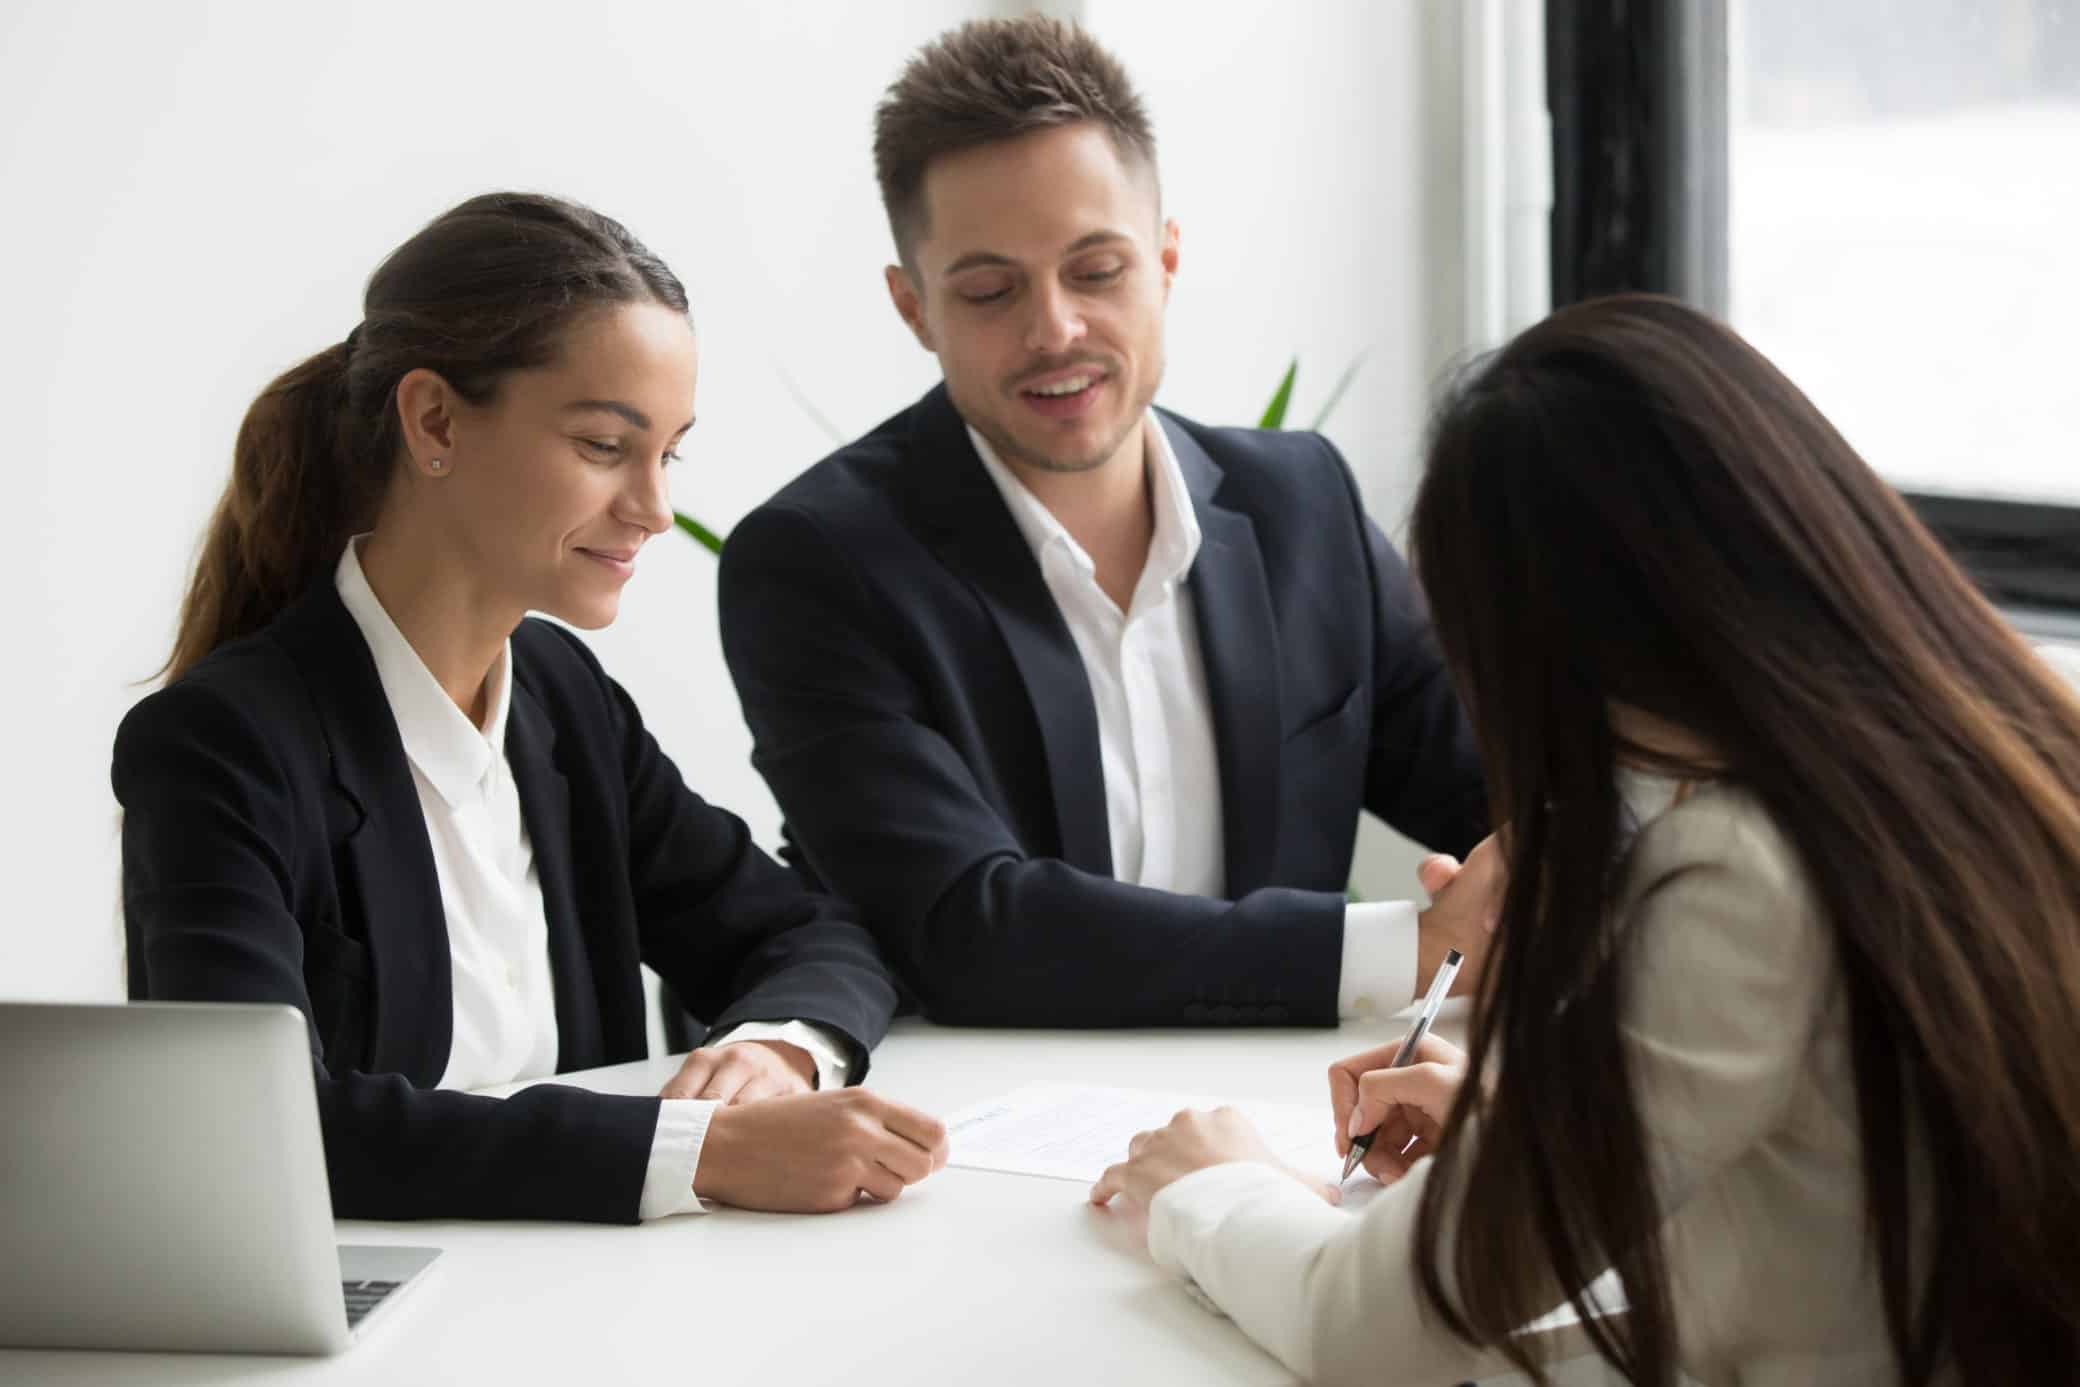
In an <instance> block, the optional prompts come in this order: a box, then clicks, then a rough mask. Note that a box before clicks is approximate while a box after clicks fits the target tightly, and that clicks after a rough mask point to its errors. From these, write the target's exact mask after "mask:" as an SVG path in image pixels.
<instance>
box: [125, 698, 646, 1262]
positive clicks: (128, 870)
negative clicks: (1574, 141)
mask: <svg viewBox="0 0 2080 1387" xmlns="http://www.w3.org/2000/svg"><path fill="white" fill-rule="evenodd" d="M297 754H302V755H305V756H310V757H313V758H314V757H315V756H316V755H317V749H316V748H315V747H310V748H305V747H298V748H294V749H289V748H284V747H278V746H277V745H276V744H275V743H273V742H271V741H270V739H269V737H268V736H267V735H265V733H264V732H263V731H262V729H261V728H259V727H257V726H255V725H254V723H253V722H252V721H251V720H250V719H249V718H248V717H247V716H246V715H245V714H244V713H243V712H242V711H241V709H240V706H239V702H238V701H237V700H234V699H233V698H231V697H229V696H227V695H225V694H224V693H222V692H219V691H217V690H215V689H212V688H209V687H207V686H203V685H198V684H194V683H188V684H178V685H175V686H173V687H172V688H169V689H166V690H164V691H162V692H160V693H157V694H154V695H153V696H151V697H150V698H147V699H146V700H145V701H144V702H143V703H141V704H139V705H138V706H137V707H136V708H135V709H133V710H132V711H131V713H130V715H129V716H128V717H126V718H125V719H124V720H123V724H122V727H121V728H120V729H119V731H118V732H117V734H116V745H115V765H114V777H113V778H114V783H115V793H116V798H117V799H118V800H119V801H120V802H121V804H122V806H123V811H124V812H123V831H122V858H123V909H124V916H125V927H126V931H127V935H128V942H129V948H130V952H131V959H130V988H131V995H132V996H133V997H134V998H138V999H150V1000H154V1001H195V1002H283V1003H287V1004H288V1005H290V1006H293V1007H295V1008H297V1009H298V1010H299V1011H301V1012H302V1013H303V1014H304V1016H305V1018H306V1020H310V1019H311V1018H312V1017H313V1009H312V1005H311V999H310V996H309V993H308V991H307V989H306V985H305V977H306V972H305V970H306V967H307V966H308V965H309V964H310V963H311V961H312V960H311V959H309V958H308V957H307V940H308V939H311V938H312V937H313V936H314V935H316V934H318V932H320V931H322V932H323V934H324V935H325V936H327V938H326V939H325V943H326V944H327V946H328V948H329V950H330V951H331V952H332V953H333V954H334V955H336V954H337V953H338V952H339V951H340V950H351V949H353V948H357V947H359V946H358V944H357V943H356V941H354V940H351V939H348V938H346V937H345V936H344V935H339V934H338V932H337V931H336V930H332V929H330V928H329V927H328V926H327V925H325V924H324V923H323V922H320V921H313V920H299V919H298V918H297V916H296V914H295V913H294V907H293V902H294V901H295V899H296V881H297V876H298V871H299V863H300V861H302V860H306V859H309V858H310V857H312V856H313V855H321V854H323V853H325V852H327V851H329V845H328V843H327V841H326V838H325V829H324V825H323V823H322V821H319V820H320V818H321V815H322V809H321V808H320V807H319V806H318V805H317V804H315V803H314V802H313V800H312V797H311V796H310V795H304V796H302V797H299V795H298V794H297V791H296V788H295V785H294V784H293V783H292V776H291V774H290V773H289V770H288V766H287V761H288V758H290V757H292V756H295V755H297ZM330 936H337V937H336V938H331V937H330ZM320 966H323V965H322V963H321V964H320ZM311 1055H312V1063H313V1066H314V1069H315V1079H316V1085H317V1099H318V1115H319V1120H320V1123H321V1125H322V1127H323V1133H324V1143H325V1163H326V1168H327V1171H328V1173H329V1175H330V1179H331V1186H332V1206H333V1213H334V1214H335V1215H336V1216H337V1217H340V1218H376V1219H410V1218H539V1219H573V1220H584V1221H592V1222H606V1223H633V1222H635V1221H636V1214H637V1207H638V1203H639V1200H640V1198H641V1194H642V1184H643V1176H644V1171H645V1168H646V1165H647V1163H648V1160H649V1156H650V1145H651V1137H652V1134H653V1132H654V1131H655V1129H656V1125H657V1114H658V1100H656V1099H654V1098H629V1097H612V1096H606V1095H601V1094H593V1093H587V1092H583V1091H581V1090H578V1089H573V1088H567V1087H560V1086H555V1085H540V1086H536V1087H534V1088H530V1089H527V1090H525V1091H523V1092H521V1093H519V1094H517V1095H515V1096H514V1097H511V1098H506V1099H493V1098H485V1097H480V1096H476V1095H472V1094H467V1093H459V1092H452V1091H443V1090H428V1089H421V1088H417V1087H415V1086H413V1085H412V1084H411V1083H410V1082H409V1081H408V1080H407V1079H405V1078H404V1076H402V1075H399V1074H364V1073H359V1072H350V1073H345V1074H332V1073H329V1072H327V1070H326V1067H325V1064H324V1061H323V1059H322V1045H321V1042H320V1037H319V1033H318V1029H317V1025H316V1023H315V1021H312V1025H311Z"/></svg>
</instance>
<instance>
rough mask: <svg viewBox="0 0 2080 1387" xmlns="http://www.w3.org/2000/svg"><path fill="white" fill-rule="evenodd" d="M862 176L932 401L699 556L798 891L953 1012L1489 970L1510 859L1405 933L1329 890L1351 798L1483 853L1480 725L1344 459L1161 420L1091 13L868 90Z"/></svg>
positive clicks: (1338, 880) (1036, 27)
mask: <svg viewBox="0 0 2080 1387" xmlns="http://www.w3.org/2000/svg"><path fill="white" fill-rule="evenodd" d="M875 153H876V160H877V164H878V171H879V174H880V179H881V185H882V192H883V197H884V200H885V201H886V203H887V206H888V212H889V220H890V224H891V226H892V228H893V230H894V232H895V239H896V245H897V248H898V251H899V254H900V257H901V264H899V265H894V266H890V267H889V269H888V271H887V278H888V286H889V291H890V294H891V297H892V298H893V300H894V302H895V305H896V308H897V310H898V312H900V313H901V315H902V317H903V320H904V321H905V323H907V324H908V325H909V327H910V329H911V330H912V332H913V333H914V334H915V335H916V337H917V339H918V341H919V342H920V343H922V344H923V345H924V346H925V348H926V349H927V350H929V351H932V352H934V353H935V354H936V355H937V356H938V358H939V362H940V366H941V368H942V370H943V371H944V374H945V383H944V385H942V386H940V387H938V388H935V389H934V390H932V391H931V392H930V393H929V394H927V395H926V396H925V397H924V398H923V399H922V400H920V401H918V402H917V403H916V404H914V405H912V406H911V407H910V408H908V409H906V410H904V411H903V412H901V413H900V414H897V415H896V416H895V417H894V418H892V419H890V420H889V421H888V422H886V423H884V424H883V425H882V426H881V427H879V428H878V429H876V430H874V431H873V432H872V433H870V434H868V435H867V436H866V437H865V438H862V439H860V440H859V441H857V442H855V443H853V444H850V445H848V446H846V447H844V448H841V449H840V450H839V451H838V452H837V453H835V454H833V455H832V456H831V457H829V458H826V459H825V460H824V461H822V462H820V463H818V464H817V465H816V466H815V467H812V468H811V469H810V470H809V471H808V472H807V473H805V474H804V475H803V476H802V477H800V478H798V479H797V480H796V481H795V482H793V483H792V484H791V485H789V486H788V487H786V488H785V489H784V490H782V491H781V492H780V493H779V494H778V495H777V496H775V497H774V498H773V499H772V500H771V501H770V502H768V503H767V504H766V505H764V506H763V507H761V508H759V509H758V510H757V511H755V512H754V513H753V514H752V515H751V516H750V517H749V518H748V519H747V520H745V521H744V522H743V523H742V525H740V526H739V527H738V529H737V531H736V533H735V534H734V535H733V536H732V537H731V539H730V541H729V544H728V545H727V547H726V548H725V550H724V554H723V560H722V579H721V581H722V591H721V604H722V634H723V642H724V649H725V651H726V653H727V656H728V659H729V663H730V669H731V673H732V674H733V675H734V677H735V679H736V684H737V690H738V693H739V695H740V696H741V698H742V700H743V704H744V711H745V716H746V718H747V719H748V720H749V722H750V725H751V730H752V733H753V735H754V738H755V742H756V749H755V752H754V759H755V761H756V764H757V765H758V767H759V769H760V771H761V772H762V773H763V774H764V775H765V777H766V780H767V782H768V783H769V784H770V785H771V786H772V789H773V792H774V794H775V796H776V797H777V798H778V800H779V802H780V805H781V808H782V809H783V811H784V812H785V814H786V816H787V822H788V834H789V839H790V842H791V846H792V850H793V855H794V859H795V861H796V864H797V866H798V867H799V868H800V869H802V870H804V871H805V873H806V874H808V875H809V876H810V877H812V878H813V879H814V880H816V881H818V882H820V883H821V884H822V885H824V886H826V887H828V888H829V889H832V890H834V891H836V892H837V893H838V894H840V895H842V896H845V897H847V898H849V899H850V900H852V901H853V902H855V903H856V904H857V905H858V906H859V907H860V908H861V910H862V912H863V914H864V916H865V918H866V919H867V921H868V923H869V924H870V926H871V927H872V928H873V929H874V931H875V932H876V934H877V936H878V937H879V939H880V940H881V942H882V944H883V946H884V948H885V950H886V951H887V953H888V955H889V957H890V959H891V960H892V961H893V963H894V965H895V967H896V969H897V971H898V973H899V975H900V976H901V978H902V980H903V981H904V983H905V984H906V986H907V987H908V989H909V990H910V991H911V993H912V994H913V995H914V997H915V999H916V1000H917V1001H918V1002H919V1003H920V1004H921V1005H922V1007H923V1009H924V1010H925V1012H926V1013H927V1014H928V1015H930V1016H931V1017H933V1018H934V1019H937V1020H941V1021H947V1022H956V1023H972V1024H1004V1025H1151V1024H1180V1023H1182V1024H1223V1023H1225V1024H1279V1023H1287V1024H1333V1023H1334V1022H1335V1021H1336V1020H1337V1019H1338V1018H1339V1016H1348V1015H1362V1014H1366V1013H1369V1012H1380V1013H1385V1012H1389V1011H1392V1010H1394V1009H1397V1008H1398V1007H1400V1006H1402V1005H1404V1004H1406V1003H1407V1002H1408V1001H1409V1000H1410V998H1411V997H1412V996H1413V995H1414V993H1415V991H1416V990H1417V988H1418V986H1419V985H1421V984H1424V983H1427V980H1428V978H1429V976H1430V974H1431V972H1432V971H1433V970H1434V969H1435V967H1436V964H1437V962H1438V961H1439V960H1440V959H1441V958H1442V957H1443V955H1444V952H1445V950H1446V949H1447V948H1448V947H1459V948H1461V949H1462V950H1465V951H1468V952H1470V953H1475V954H1476V955H1477V954H1478V952H1479V951H1480V948H1481V945H1482V944H1483V943H1484V940H1485V931H1484V929H1483V925H1484V923H1485V918H1486V916H1487V913H1488V902H1489V898H1490V894H1491V891H1492V886H1493V879H1492V873H1493V863H1492V860H1491V859H1492V857H1493V854H1492V852H1483V853H1481V854H1479V855H1477V856H1476V857H1475V858H1473V859H1471V860H1470V861H1469V864H1468V868H1467V870H1466V872H1465V873H1462V874H1461V877H1460V879H1459V880H1458V881H1456V882H1454V883H1453V884H1452V885H1451V886H1450V887H1449V888H1448V889H1445V890H1444V891H1443V892H1442V894H1441V895H1440V897H1439V900H1438V902H1437V904H1436V905H1434V906H1433V907H1432V908H1431V909H1430V910H1429V911H1426V912H1424V913H1423V914H1422V915H1421V917H1420V918H1419V917H1418V915H1417V912H1416V910H1415V909H1414V907H1413V906H1411V905H1408V904H1406V903H1399V902H1396V903H1382V904H1375V905H1350V904H1348V903H1347V901H1346V898H1345V893H1344V887H1345V883H1346V882H1347V881H1348V879H1349V872H1350V866H1351V854H1352V850H1353V846H1354V842H1355V838H1356V832H1357V819H1358V813H1359V811H1360V810H1361V809H1370V810H1371V811H1373V812H1374V813H1376V814H1379V815H1380V816H1382V817H1383V818H1385V819H1386V820H1387V821H1388V822H1390V823H1392V824H1394V825H1395V826H1396V827H1398V828H1400V829H1401V830H1403V831H1404V832H1406V833H1408V834H1410V835H1411V836H1413V837H1415V838H1417V839H1419V840H1421V841H1422V842H1424V843H1426V844H1428V845H1430V846H1432V847H1435V848H1441V849H1444V850H1445V851H1447V852H1449V853H1465V852H1466V851H1467V850H1468V849H1470V848H1472V847H1473V846H1474V844H1475V843H1476V842H1477V841H1478V840H1479V839H1480V837H1481V835H1482V834H1483V832H1484V831H1485V826H1484V823H1483V819H1484V796H1483V790H1482V785H1481V780H1480V774H1479V770H1478V766H1477V763H1476V758H1475V755H1474V751H1473V747H1472V745H1471V738H1470V735H1469V733H1468V730H1467V726H1466V724H1465V721H1464V719H1463V717H1462V715H1461V711H1460V709H1459V706H1458V704H1457V702H1456V700H1455V698H1454V695H1453V692H1452V689H1451V686H1450V683H1449V681H1448V679H1447V677H1446V675H1445V671H1444V669H1443V667H1442V664H1441V662H1440V660H1439V658H1438V655H1437V653H1436V650H1435V647H1434V644H1433V642H1432V640H1431V638H1430V635H1429V631H1428V626H1427V623H1426V620H1425V617H1424V615H1423V610H1422V606H1421V603H1420V601H1419V600H1418V598H1417V597H1416V595H1415V593H1414V592H1413V591H1412V590H1411V587H1410V584H1409V580H1408V577H1407V574H1406V571H1405V569H1404V567H1403V564H1402V562H1401V560H1400V558H1399V557H1398V556H1397V555H1396V554H1395V553H1394V551H1393V549H1392V548H1391V546H1389V545H1388V543H1387V541H1386V540H1385V538H1384V537H1383V536H1382V535H1381V533H1380V531H1379V530H1378V528H1377V527H1376V526H1374V525H1373V524H1372V523H1371V522H1370V521H1369V520H1368V519H1366V517H1365V515H1364V513H1363V511H1362V509H1361V508H1360V503H1359V497H1358V491H1357V488H1356V486H1355V484H1354V483H1353V481H1352V478H1351V474H1350V471H1349V469H1348V468H1347V467H1346V466H1345V465H1344V463H1343V460H1342V459H1341V458H1340V457H1339V456H1338V455H1337V453H1336V451H1335V449H1334V448H1332V447H1331V446H1330V445H1329V444H1328V443H1327V442H1326V441H1325V440H1323V439H1321V438H1319V437H1317V436H1314V435H1304V434H1276V433H1260V432H1255V431H1247V430H1232V429H1211V428H1206V427H1203V426H1200V425H1198V424H1194V423H1192V422H1191V421H1189V420H1185V419H1182V418H1179V417H1178V416H1176V415H1173V414H1170V413H1168V412H1166V411H1161V410H1156V409H1153V408H1152V407H1151V401H1152V400H1153V397H1154V395H1155V391H1156V387H1157V384H1158V382H1159V381H1160V379H1161V375H1162V365H1163V311H1164V306H1165V304H1166V302H1167V300H1168V295H1169V287H1170V282H1171V277H1172V276H1173V275H1174V274H1175V273H1176V270H1177V264H1178V237H1177V227H1176V225H1175V223H1172V222H1166V221H1165V220H1164V219H1163V217H1162V212H1161V204H1160V194H1159V190H1158V185H1157V177H1156V169H1155V152H1154V140H1153V136H1152V134H1151V133H1150V130H1149V127H1148V121H1147V117H1146V115H1145V114H1144V112H1143V110H1142V107H1141V104H1140V101H1139V98H1138V97H1137V96H1136V95H1135V93H1134V91H1133V89H1132V87H1131V86H1130V84H1129V83H1128V82H1127V79H1126V76H1125V74H1124V72H1122V71H1121V70H1120V68H1119V66H1118V64H1117V63H1116V62H1115V61H1114V60H1113V59H1112V58H1111V57H1110V56H1109V55H1107V54H1106V53H1105V52H1104V51H1103V50H1102V49H1100V48H1099V47H1098V46H1097V45H1096V44H1095V43H1094V42H1092V41H1091V40H1090V38H1089V37H1088V36H1087V35H1085V34H1083V33H1082V31H1080V30H1079V29H1077V28H1075V27H1074V26H1070V25H1065V24H1061V23H1059V22H1057V21H1053V20H1048V19H1043V18H1038V17H1031V18H1027V19H1024V20H1016V21H995V22H979V23H975V24H970V25H967V26H964V27H963V28H960V29H958V30H955V31H953V32H951V33H949V34H947V35H945V36H943V37H941V38H940V39H939V40H937V41H936V42H934V43H933V44H931V45H929V46H927V47H926V48H925V49H924V50H922V51H921V52H920V53H919V54H918V55H917V56H916V57H915V58H914V59H913V60H912V61H911V63H910V64H909V66H908V67H907V68H906V69H905V71H904V73H903V74H902V76H901V77H900V79H899V80H898V81H897V82H896V83H895V85H894V86H893V87H891V88H890V91H889V93H888V96H887V99H886V100H885V101H884V102H883V104H882V106H881V109H880V111H879V113H878V118H877V128H876V146H875ZM1454 865H1456V864H1452V863H1445V864H1441V865H1438V866H1433V867H1429V868H1427V870H1428V871H1429V872H1431V873H1432V874H1433V875H1434V879H1435V881H1436V882H1438V883H1441V882H1442V881H1443V880H1446V879H1448V876H1449V871H1450V868H1451V867H1452V866H1454Z"/></svg>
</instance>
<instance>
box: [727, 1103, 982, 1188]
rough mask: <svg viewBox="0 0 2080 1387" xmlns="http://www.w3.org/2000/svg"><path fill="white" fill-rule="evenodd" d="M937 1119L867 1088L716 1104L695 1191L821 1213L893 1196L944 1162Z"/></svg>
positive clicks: (942, 1137)
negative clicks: (731, 1103)
mask: <svg viewBox="0 0 2080 1387" xmlns="http://www.w3.org/2000/svg"><path fill="white" fill-rule="evenodd" d="M949 1151H950V1147H949V1146H948V1144H947V1139H946V1125H945V1124H944V1123H942V1122H940V1121H939V1119H937V1118H935V1117H932V1116H929V1115H928V1114H926V1113H922V1112H919V1111H918V1110H917V1109H915V1108H912V1107H907V1106H905V1105H904V1104H902V1103H897V1102H893V1101H891V1100H889V1099H887V1098H883V1097H882V1096H881V1095H880V1094H878V1093H869V1092H868V1091H867V1090H865V1089H863V1088H843V1089H835V1090H832V1091H830V1092H828V1093H802V1094H795V1095H793V1096H790V1097H786V1098H774V1099H770V1100H767V1101H764V1102H758V1103H747V1104H742V1105H727V1106H723V1107H719V1108H717V1109H715V1115H714V1117H713V1119H712V1120H711V1121H710V1123H709V1125H708V1135H707V1139H706V1140H705V1141H704V1142H702V1144H701V1156H700V1164H699V1166H698V1168H697V1169H695V1171H694V1173H693V1192H694V1193H695V1194H697V1195H699V1196H701V1198H703V1199H713V1200H717V1201H719V1202H721V1203H724V1204H733V1205H735V1206H736V1207H738V1208H740V1209H763V1210H766V1211H768V1212H772V1213H789V1214H824V1213H835V1212H837V1211H838V1210H840V1209H849V1208H851V1207H852V1206H853V1205H854V1204H857V1203H858V1202H859V1201H860V1200H861V1199H862V1198H863V1197H871V1198H873V1199H876V1200H879V1201H880V1202H882V1203H884V1204H885V1203H888V1202H889V1201H890V1200H893V1199H895V1198H896V1197H897V1196H898V1195H900V1194H902V1192H903V1190H904V1188H905V1187H906V1186H909V1185H914V1184H916V1183H917V1182H918V1181H920V1180H923V1179H924V1178H926V1177H927V1176H929V1175H931V1174H932V1173H933V1172H934V1171H936V1170H938V1169H939V1168H940V1167H942V1166H944V1165H945V1164H946V1157H947V1155H948V1154H949Z"/></svg>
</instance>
